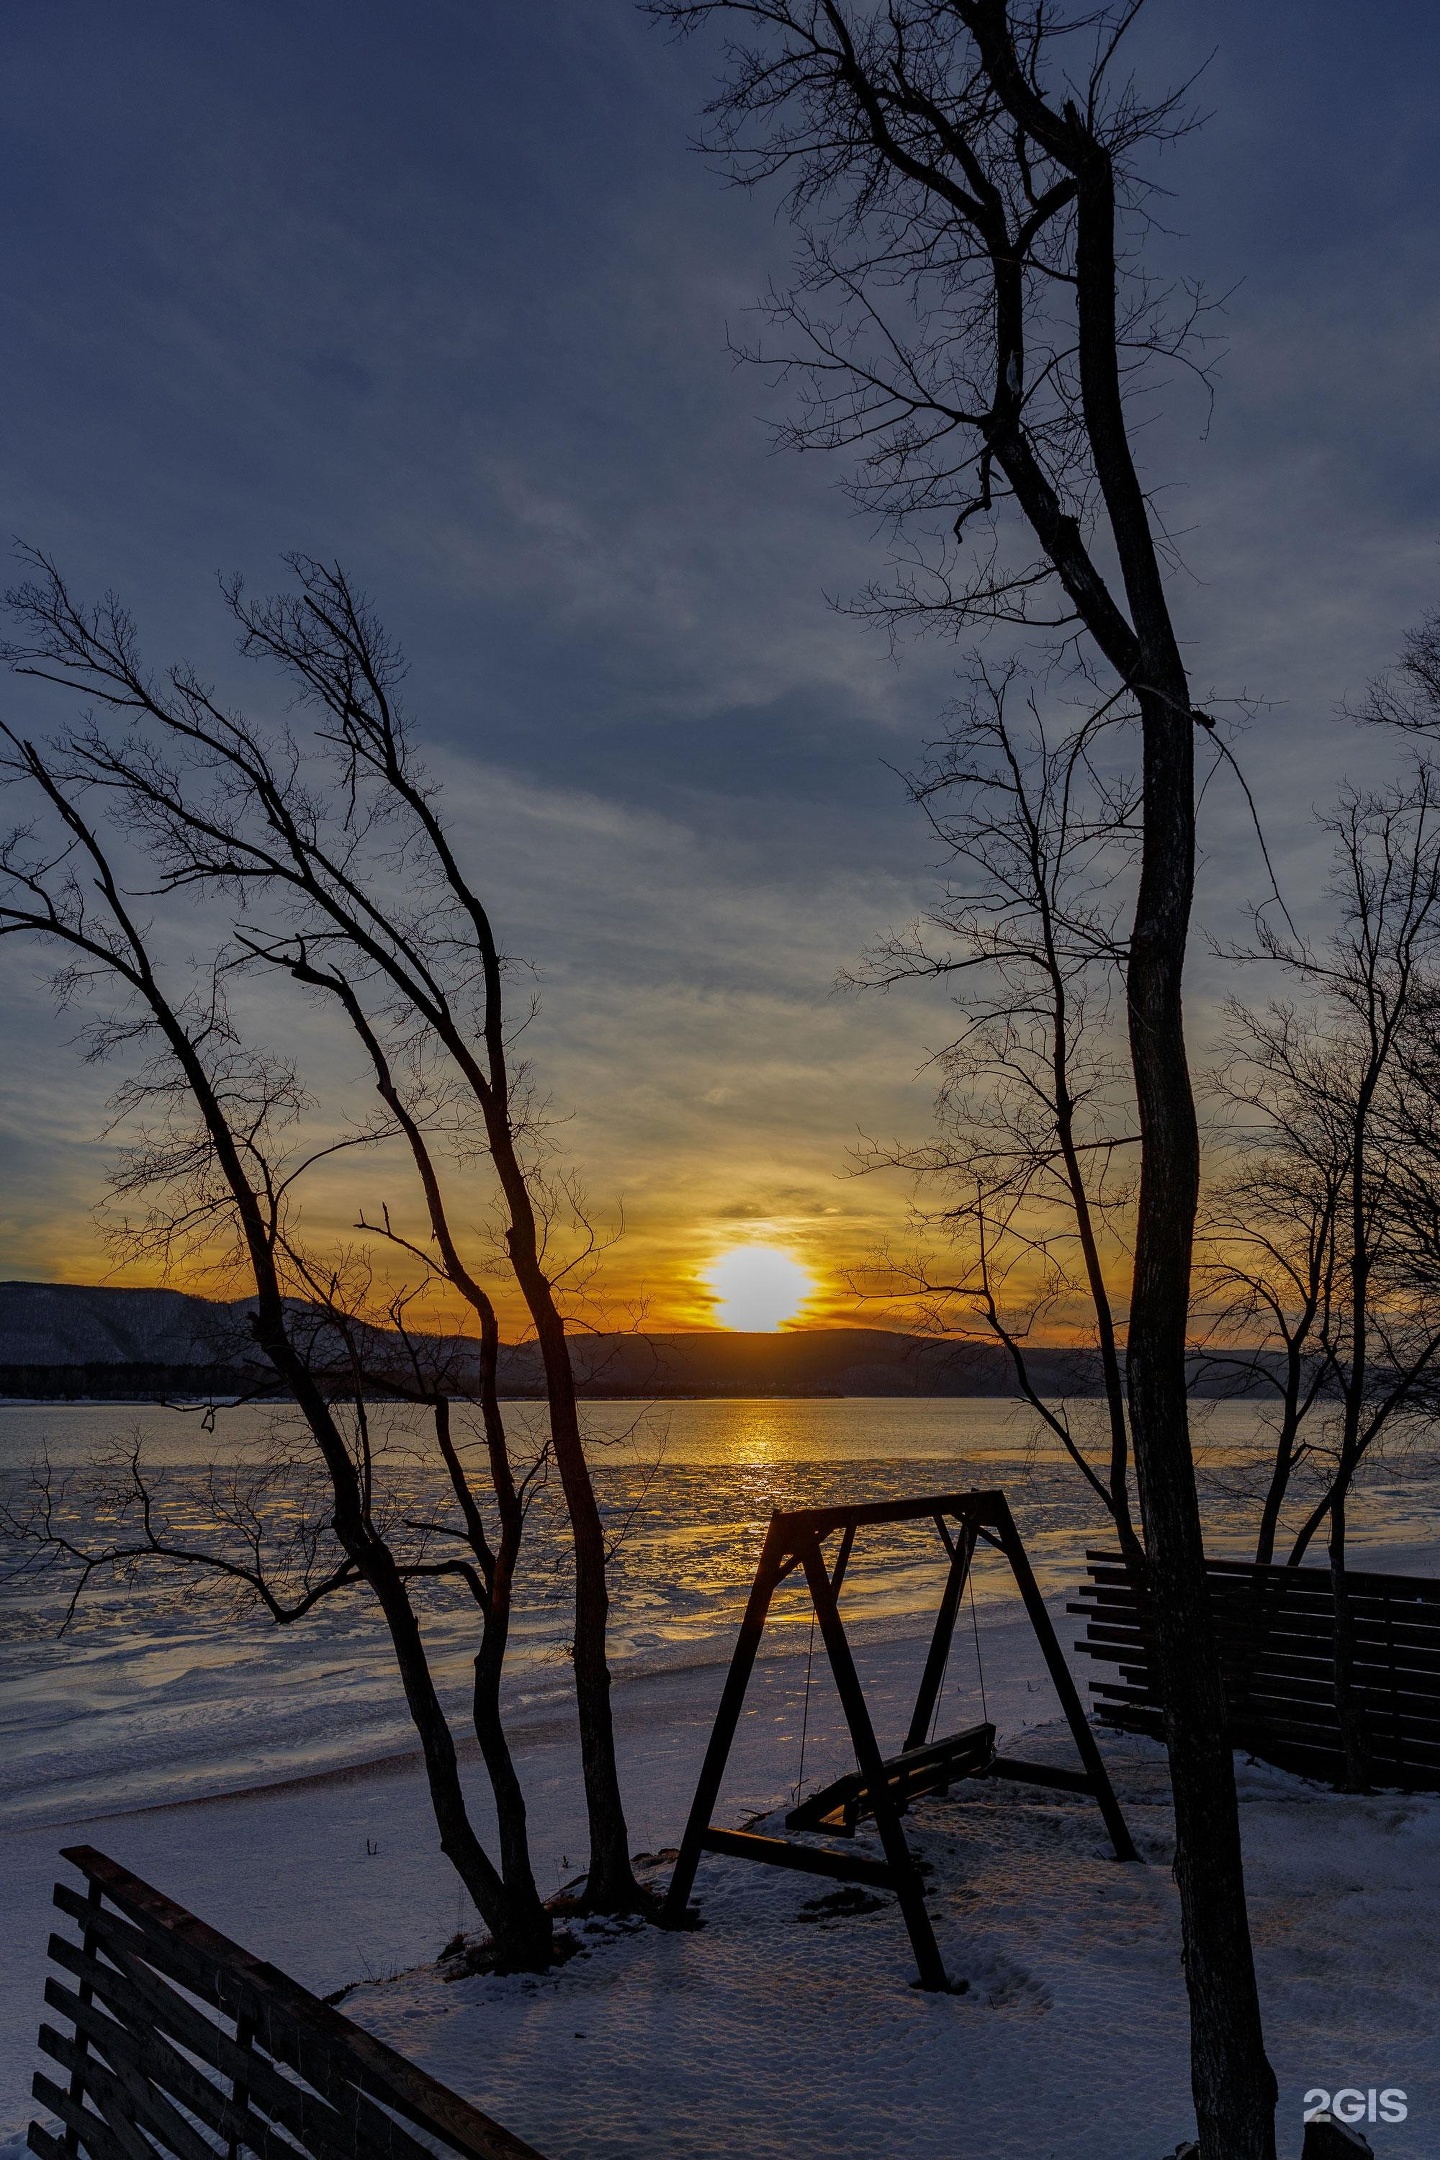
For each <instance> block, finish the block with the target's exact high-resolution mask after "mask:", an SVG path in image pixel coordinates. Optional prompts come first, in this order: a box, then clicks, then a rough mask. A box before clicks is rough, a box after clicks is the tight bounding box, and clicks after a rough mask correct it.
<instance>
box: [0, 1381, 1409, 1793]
mask: <svg viewBox="0 0 1440 2160" xmlns="http://www.w3.org/2000/svg"><path fill="white" fill-rule="evenodd" d="M1098 1407H1099V1406H1098V1405H1096V1406H1088V1410H1087V1414H1089V1411H1092V1410H1093V1411H1094V1412H1095V1413H1098ZM507 1415H508V1417H509V1420H510V1423H511V1427H512V1433H513V1435H514V1438H515V1452H516V1454H517V1457H518V1458H523V1457H524V1456H525V1453H526V1448H527V1445H529V1444H530V1440H531V1439H533V1437H534V1436H536V1435H538V1433H539V1431H540V1429H541V1428H540V1410H539V1406H537V1405H533V1404H511V1405H509V1406H508V1407H507ZM586 1417H587V1421H588V1424H589V1427H590V1431H591V1436H592V1452H593V1459H594V1462H595V1465H596V1481H597V1485H598V1487H599V1490H600V1494H601V1499H602V1505H603V1507H604V1510H605V1513H606V1517H607V1521H608V1523H609V1525H610V1527H611V1530H612V1534H613V1535H614V1536H615V1537H616V1539H617V1541H618V1543H617V1551H616V1555H615V1560H614V1568H613V1577H614V1600H615V1602H614V1618H613V1626H612V1660H613V1664H614V1667H615V1670H616V1672H617V1675H620V1676H628V1677H638V1676H640V1675H643V1674H646V1673H658V1672H662V1671H665V1670H667V1669H668V1670H679V1669H685V1668H695V1667H699V1666H703V1665H707V1664H712V1663H714V1662H715V1661H717V1660H718V1659H720V1658H722V1657H724V1656H725V1655H726V1654H727V1653H728V1648H729V1644H730V1641H731V1639H732V1637H733V1633H734V1629H735V1626H736V1623H737V1621H738V1618H739V1614H740V1609H741V1606H742V1604H743V1600H744V1596H745V1592H746V1589H747V1587H748V1585H749V1581H750V1578H751V1575H752V1573H753V1570H754V1564H755V1557H756V1554H757V1551H758V1548H759V1543H760V1539H761V1537H762V1535H763V1531H764V1526H765V1522H766V1519H767V1517H768V1515H769V1513H770V1511H771V1509H772V1508H773V1507H776V1506H797V1505H806V1504H814V1503H817V1502H821V1501H825V1500H830V1499H839V1498H842V1497H845V1498H860V1499H878V1498H882V1497H887V1496H892V1495H898V1494H901V1493H906V1492H924V1491H927V1490H934V1491H944V1490H956V1489H963V1488H967V1487H977V1486H985V1487H989V1486H1000V1487H1002V1488H1003V1489H1004V1490H1005V1491H1006V1493H1007V1494H1008V1496H1009V1498H1010V1501H1011V1505H1012V1507H1013V1509H1014V1512H1015V1515H1016V1518H1017V1521H1018V1522H1019V1525H1020V1528H1021V1532H1022V1535H1023V1536H1024V1538H1025V1541H1026V1544H1027V1546H1028V1548H1029V1551H1030V1554H1031V1558H1032V1561H1033V1564H1034V1566H1035V1569H1036V1573H1037V1575H1038V1576H1039V1578H1040V1581H1041V1584H1042V1587H1043V1588H1044V1589H1045V1590H1046V1591H1047V1592H1053V1591H1056V1590H1060V1589H1063V1588H1065V1587H1067V1586H1068V1585H1070V1584H1072V1583H1074V1582H1075V1581H1076V1580H1077V1579H1078V1577H1079V1575H1080V1574H1081V1572H1082V1570H1083V1565H1084V1552H1085V1548H1086V1546H1087V1545H1091V1544H1095V1543H1097V1542H1100V1543H1104V1542H1106V1538H1105V1528H1104V1522H1103V1519H1102V1517H1101V1515H1100V1512H1099V1510H1098V1508H1097V1507H1096V1506H1095V1504H1094V1502H1093V1500H1092V1499H1091V1497H1090V1496H1089V1495H1088V1494H1087V1492H1086V1490H1085V1488H1084V1487H1083V1485H1082V1484H1081V1481H1080V1479H1079V1477H1078V1475H1077V1474H1076V1472H1075V1471H1074V1469H1073V1468H1072V1467H1071V1466H1070V1465H1069V1463H1068V1462H1066V1461H1065V1459H1064V1458H1063V1456H1062V1455H1061V1454H1060V1453H1059V1451H1058V1450H1057V1449H1056V1448H1055V1447H1054V1445H1053V1443H1047V1444H1045V1445H1041V1444H1040V1442H1039V1441H1038V1440H1037V1438H1036V1435H1035V1429H1034V1428H1035V1422H1036V1421H1035V1420H1034V1419H1033V1417H1032V1416H1031V1414H1030V1413H1029V1412H1028V1411H1026V1410H1025V1409H1024V1408H1023V1407H1022V1406H1019V1405H1015V1404H1011V1403H1007V1402H995V1401H988V1400H974V1399H966V1398H959V1399H943V1400H940V1399H913V1398H912V1399H898V1400H897V1399H889V1398H887V1399H882V1400H877V1399H873V1398H867V1399H851V1400H844V1401H837V1400H811V1401H727V1402H693V1403H674V1404H666V1405H661V1406H643V1405H627V1404H603V1405H596V1404H592V1405H589V1406H587V1409H586ZM272 1424H273V1413H272V1412H270V1411H267V1410H262V1409H259V1408H256V1407H254V1406H251V1407H246V1408H241V1409H235V1410H230V1411H224V1412H221V1413H220V1415H219V1417H218V1419H217V1422H216V1427H215V1430H214V1431H213V1433H212V1432H207V1431H206V1430H205V1429H204V1427H203V1424H202V1420H201V1418H200V1417H199V1416H198V1415H195V1414H190V1413H186V1412H181V1411H173V1410H160V1409H154V1408H133V1409H132V1408H126V1407H124V1406H116V1405H113V1404H67V1405H40V1406H25V1405H8V1406H0V1476H3V1478H4V1480H5V1484H6V1488H7V1490H8V1492H9V1494H10V1496H11V1501H12V1505H23V1501H24V1493H25V1489H26V1486H27V1481H28V1476H29V1471H30V1466H31V1465H32V1464H33V1463H35V1462H37V1461H39V1460H40V1459H42V1458H45V1457H48V1460H49V1462H50V1464H51V1465H52V1470H53V1474H54V1476H55V1477H56V1479H57V1480H62V1479H65V1478H67V1477H68V1478H72V1479H73V1478H79V1479H82V1480H83V1478H84V1477H85V1475H86V1472H85V1467H84V1466H85V1465H86V1464H88V1463H91V1462H93V1461H94V1460H95V1459H96V1458H97V1457H99V1456H101V1455H103V1454H104V1452H105V1451H106V1450H107V1449H108V1448H113V1447H114V1446H115V1445H116V1444H117V1443H120V1444H125V1445H128V1444H130V1442H131V1441H132V1440H133V1439H136V1438H138V1439H139V1441H140V1443H141V1445H142V1448H143V1452H144V1457H145V1460H146V1461H147V1463H149V1464H151V1465H153V1467H154V1471H155V1474H156V1477H157V1489H158V1491H159V1492H160V1494H161V1495H162V1497H163V1503H164V1506H165V1508H166V1509H167V1511H168V1513H169V1515H170V1519H171V1520H172V1522H174V1523H175V1524H177V1525H178V1526H179V1527H180V1529H181V1530H182V1531H183V1532H184V1533H185V1534H186V1535H188V1536H192V1537H194V1538H196V1539H199V1538H202V1537H203V1536H204V1534H205V1532H206V1530H207V1528H208V1527H209V1525H208V1523H207V1509H208V1507H209V1504H210V1503H209V1494H210V1489H211V1488H210V1470H211V1466H215V1465H219V1466H221V1467H222V1468H223V1467H224V1466H230V1468H232V1469H238V1470H241V1471H242V1472H243V1469H244V1466H245V1465H246V1464H247V1463H250V1462H252V1461H254V1460H258V1459H259V1458H260V1456H261V1455H262V1454H263V1452H264V1449H265V1446H266V1442H267V1434H268V1433H269V1431H270V1428H271V1426H272ZM1196 1440H1197V1455H1198V1457H1199V1460H1200V1464H1201V1476H1202V1486H1203V1489H1204V1500H1205V1508H1206V1515H1207V1523H1208V1533H1209V1537H1210V1541H1211V1544H1212V1546H1213V1547H1214V1548H1215V1549H1217V1550H1232V1551H1235V1552H1238V1553H1243V1552H1244V1551H1246V1550H1247V1547H1248V1544H1249V1541H1250V1539H1251V1538H1252V1536H1253V1531H1252V1528H1251V1525H1252V1524H1253V1522H1254V1519H1255V1514H1256V1507H1255V1503H1254V1501H1253V1499H1252V1498H1251V1497H1249V1493H1250V1490H1251V1489H1252V1488H1253V1485H1254V1483H1255V1479H1256V1476H1257V1473H1258V1470H1259V1466H1260V1464H1261V1463H1262V1461H1263V1455H1264V1435H1263V1427H1262V1424H1261V1414H1260V1410H1259V1408H1258V1407H1257V1406H1256V1405H1253V1404H1222V1405H1209V1406H1204V1407H1203V1408H1202V1409H1201V1410H1200V1412H1199V1414H1198V1416H1197V1420H1196ZM471 1444H473V1442H472V1443H471ZM377 1450H378V1463H379V1473H378V1474H379V1478H380V1481H381V1483H382V1485H388V1489H389V1490H390V1491H391V1493H392V1495H393V1498H392V1502H391V1504H392V1505H394V1506H395V1507H396V1509H397V1510H399V1511H401V1512H409V1511H419V1512H422V1513H424V1512H438V1511H439V1510H441V1509H443V1508H444V1506H445V1503H446V1498H447V1496H446V1494H445V1493H444V1491H443V1490H442V1488H441V1485H440V1481H439V1480H438V1479H437V1477H436V1474H435V1466H434V1464H433V1460H432V1459H431V1457H430V1455H429V1452H428V1450H427V1448H426V1446H425V1428H424V1426H423V1424H422V1423H421V1422H419V1421H418V1420H417V1417H416V1414H415V1413H412V1412H403V1411H394V1412H388V1413H380V1414H379V1422H378V1424H377ZM1437 1508H1440V1480H1437V1476H1436V1473H1435V1468H1434V1463H1433V1459H1432V1455H1431V1451H1430V1449H1429V1448H1428V1447H1427V1448H1425V1449H1423V1450H1415V1451H1412V1453H1411V1454H1410V1455H1409V1456H1407V1457H1406V1458H1404V1459H1401V1460H1397V1461H1391V1462H1388V1463H1385V1464H1378V1465H1376V1467H1375V1469H1374V1471H1373V1472H1372V1473H1371V1474H1370V1476H1369V1478H1368V1480H1367V1483H1366V1485H1365V1488H1364V1490H1363V1493H1362V1494H1361V1495H1360V1497H1359V1499H1358V1500H1357V1503H1356V1505H1355V1507H1354V1509H1353V1526H1354V1527H1353V1536H1354V1542H1355V1545H1356V1548H1357V1550H1358V1549H1360V1548H1363V1547H1365V1546H1367V1545H1369V1546H1372V1547H1375V1548H1384V1550H1385V1552H1386V1555H1387V1557H1393V1555H1394V1552H1395V1549H1397V1548H1404V1549H1407V1564H1410V1565H1414V1566H1419V1567H1420V1568H1422V1569H1423V1571H1424V1572H1430V1571H1431V1569H1430V1566H1429V1560H1428V1547H1429V1546H1430V1543H1431V1540H1432V1539H1433V1536H1434V1531H1435V1525H1436V1522H1437V1519H1440V1516H1437ZM282 1513H283V1511H282ZM528 1539H529V1542H528V1545H527V1555H526V1559H525V1560H524V1561H522V1575H523V1581H522V1585H521V1593H520V1599H519V1609H518V1613H517V1618H516V1622H515V1627H514V1632H513V1637H512V1647H511V1653H510V1661H509V1667H508V1675H509V1677H508V1685H509V1692H510V1699H511V1709H512V1716H513V1717H514V1718H515V1719H516V1720H518V1721H519V1722H520V1723H522V1724H523V1723H525V1722H527V1721H537V1722H539V1721H543V1720H545V1719H546V1718H548V1717H552V1716H553V1715H554V1713H555V1710H556V1709H557V1708H558V1707H559V1705H560V1704H561V1703H562V1702H563V1701H564V1700H565V1699H566V1698H567V1697H568V1694H569V1686H568V1679H569V1675H568V1657H567V1642H568V1634H569V1611H570V1596H571V1585H570V1576H569V1558H568V1540H567V1537H566V1534H565V1525H564V1522H563V1518H562V1517H561V1515H560V1512H559V1509H558V1504H557V1496H556V1495H555V1493H554V1491H553V1489H552V1490H550V1491H546V1492H544V1493H542V1495H541V1497H540V1499H539V1501H538V1502H537V1505H536V1507H535V1510H534V1512H533V1514H532V1517H531V1523H530V1528H529V1533H528ZM938 1584H939V1547H938V1545H937V1544H936V1543H935V1542H934V1540H933V1539H930V1538H928V1537H927V1535H926V1534H925V1533H924V1532H923V1531H921V1530H919V1529H917V1528H915V1527H914V1526H909V1527H906V1528H904V1529H902V1530H898V1531H889V1532H876V1533H873V1534H871V1535H870V1536H868V1537H867V1538H866V1539H864V1540H862V1541H861V1544H860V1546H859V1547H858V1549H857V1552H856V1556H855V1559H854V1562H853V1563H852V1566H851V1569H850V1572H849V1575H848V1578H847V1584H846V1593H845V1604H846V1611H847V1617H848V1619H849V1620H850V1621H851V1622H852V1623H853V1624H854V1625H855V1627H856V1630H857V1636H858V1638H859V1639H860V1640H862V1641H863V1640H865V1639H867V1638H868V1639H871V1640H881V1639H895V1638H898V1637H900V1636H902V1635H906V1634H913V1632H914V1631H915V1629H916V1628H917V1627H918V1626H920V1625H923V1620H924V1616H925V1615H926V1614H927V1613H928V1612H929V1611H930V1610H931V1609H933V1603H934V1599H935V1597H936V1595H937V1594H938ZM975 1589H976V1596H977V1600H978V1602H979V1605H980V1606H981V1607H982V1608H983V1607H986V1606H990V1605H993V1606H994V1607H995V1611H994V1613H993V1614H992V1615H991V1617H993V1618H996V1619H999V1618H1000V1617H1001V1610H1000V1601H1001V1600H1002V1599H1007V1598H1009V1597H1010V1596H1011V1595H1012V1594H1013V1593H1012V1591H1011V1589H1010V1586H1009V1576H1008V1572H1006V1571H1005V1570H1004V1568H1003V1563H997V1560H996V1557H995V1556H983V1555H982V1557H981V1558H980V1559H979V1560H978V1561H977V1567H976V1584H975ZM68 1591H69V1584H68V1582H67V1581H66V1580H65V1579H63V1578H62V1577H59V1576H51V1577H48V1578H47V1577H36V1576H34V1575H20V1576H18V1577H15V1576H12V1577H11V1578H10V1579H9V1580H8V1581H7V1582H6V1584H5V1586H4V1604H3V1610H0V1825H7V1826H11V1827H22V1826H30V1825H39V1824H43V1823H49V1822H59V1821H61V1820H73V1819H74V1818H75V1817H76V1816H78V1815H82V1814H85V1813H87V1812H92V1811H99V1810H110V1809H114V1808H119V1807H136V1806H143V1805H153V1804H154V1803H156V1802H159V1801H166V1800H178V1799H188V1798H195V1797H199V1796H202V1795H207V1794H214V1793H221V1792H227V1791H236V1790H241V1789H247V1788H253V1787H256V1786H260V1785H264V1784H267V1783H279V1782H283V1781H286V1780H289V1779H293V1778H295V1777H297V1776H303V1775H306V1774H312V1773H314V1772H316V1771H323V1770H330V1769H335V1768H337V1767H341V1766H345V1765H352V1764H359V1763H364V1762H372V1761H375V1760H378V1759H380V1758H383V1757H385V1756H387V1755H390V1754H398V1753H404V1752H408V1751H409V1750H410V1749H411V1748H412V1747H413V1744H414V1743H413V1735H412V1732H411V1729H410V1726H409V1723H408V1720H407V1718H406V1715H405V1711H404V1707H403V1704H402V1702H401V1700H400V1696H399V1689H398V1685H397V1683H396V1680H395V1677H394V1673H393V1668H392V1665H391V1660H390V1653H389V1647H388V1643H387V1641H386V1639H385V1636H384V1633H383V1630H382V1629H381V1627H380V1626H379V1625H378V1623H377V1622H376V1620H375V1619H374V1618H373V1617H372V1614H371V1611H370V1609H369V1606H368V1603H367V1600H366V1597H365V1594H364V1593H363V1591H358V1590H355V1591H349V1592H346V1593H343V1594H342V1595H340V1596H338V1597H335V1598H332V1599H331V1600H329V1601H328V1602H327V1603H326V1604H325V1605H323V1606H322V1607H320V1608H318V1609H317V1610H316V1611H315V1612H314V1613H312V1614H311V1615H310V1616H309V1617H308V1618H306V1619H305V1620H303V1621H302V1622H300V1623H298V1624H297V1625H295V1626H294V1627H286V1628H277V1627H276V1626H274V1625H273V1624H272V1623H271V1622H270V1621H269V1620H268V1619H266V1618H265V1617H264V1616H263V1614H261V1613H260V1612H258V1611H257V1610H255V1609H254V1608H253V1607H251V1606H247V1605H245V1604H243V1603H237V1602H236V1600H235V1598H234V1597H233V1596H231V1595H229V1594H227V1593H226V1592H225V1591H224V1589H223V1588H222V1587H220V1586H218V1585H217V1584H216V1583H215V1582H214V1581H213V1580H212V1579H209V1578H203V1577H198V1576H196V1575H195V1574H194V1573H193V1572H190V1573H185V1574H181V1573H179V1572H178V1571H174V1570H171V1571H166V1572H163V1573H162V1572H160V1571H157V1570H155V1569H154V1568H153V1567H152V1568H149V1569H147V1570H146V1571H145V1572H144V1573H142V1574H140V1575H139V1576H138V1577H136V1578H135V1579H133V1580H126V1579H118V1578H117V1577H116V1575H115V1574H114V1573H111V1574H110V1575H108V1576H106V1577H104V1578H98V1579H97V1580H96V1582H95V1584H94V1585H93V1587H92V1588H91V1589H90V1590H89V1591H88V1592H87V1594H86V1596H85V1598H84V1599H83V1600H82V1602H81V1604H80V1606H79V1608H78V1610H77V1613H76V1616H75V1618H74V1620H73V1622H72V1623H71V1624H70V1626H69V1627H68V1629H66V1630H65V1632H64V1633H63V1634H61V1633H59V1628H60V1624H61V1621H62V1619H63V1616H64V1610H65V1603H66V1599H67V1597H68ZM802 1608H803V1610H802ZM424 1613H425V1626H426V1630H427V1635H428V1639H429V1642H430V1647H431V1651H432V1656H433V1659H434V1664H435V1669H436V1672H437V1676H438V1678H439V1680H440V1683H441V1685H442V1688H443V1690H444V1693H445V1696H446V1700H447V1703H448V1704H449V1706H450V1709H451V1711H452V1715H453V1717H454V1720H455V1722H456V1725H457V1727H458V1728H460V1729H462V1730H463V1729H464V1728H465V1726H466V1722H467V1719H466V1697H467V1688H468V1683H469V1675H470V1663H471V1659H472V1658H473V1655H474V1648H475V1640H476V1622H475V1616H474V1612H473V1607H470V1606H469V1605H468V1603H467V1602H465V1601H462V1599H461V1597H459V1596H458V1595H455V1594H453V1593H452V1592H450V1591H448V1590H446V1591H442V1592H439V1593H436V1594H433V1595H431V1596H430V1597H429V1598H428V1600H427V1602H426V1604H425V1607H424ZM773 1625H774V1627H775V1629H776V1631H777V1632H776V1633H775V1634H774V1636H773V1637H772V1640H773V1641H774V1643H775V1646H776V1648H777V1649H778V1648H780V1647H782V1646H783V1643H784V1641H785V1634H786V1630H787V1629H789V1630H791V1631H793V1630H795V1629H796V1628H798V1627H800V1626H808V1606H806V1602H805V1600H804V1597H803V1593H801V1592H799V1591H796V1592H794V1593H793V1595H792V1594H788V1593H783V1594H782V1596H781V1598H780V1599H779V1600H778V1601H777V1611H776V1616H775V1621H774V1623H773Z"/></svg>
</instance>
